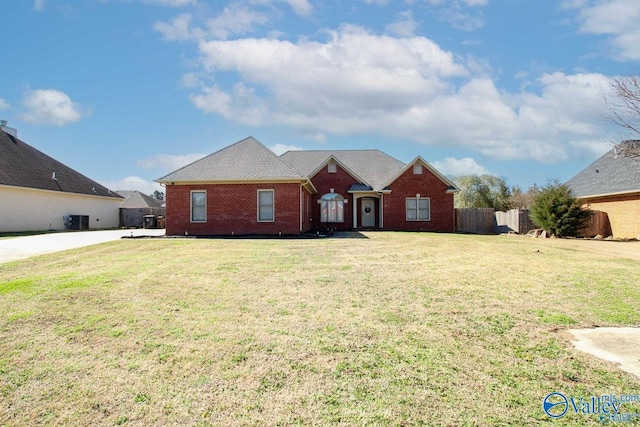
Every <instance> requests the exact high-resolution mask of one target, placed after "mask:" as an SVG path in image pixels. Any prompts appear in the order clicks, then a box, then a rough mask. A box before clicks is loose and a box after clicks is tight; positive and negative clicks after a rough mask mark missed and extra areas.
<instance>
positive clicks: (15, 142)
mask: <svg viewBox="0 0 640 427" xmlns="http://www.w3.org/2000/svg"><path fill="white" fill-rule="evenodd" d="M0 200H1V202H0V231H3V232H7V231H34V230H47V229H55V230H62V229H64V228H65V227H67V226H69V225H72V226H73V228H111V227H117V226H118V222H119V218H118V207H119V205H120V203H121V202H122V200H123V199H122V197H121V196H119V195H118V194H116V193H112V192H111V191H110V190H109V189H108V188H105V187H104V186H102V185H100V184H98V183H97V182H95V181H93V180H91V179H89V178H87V177H86V176H84V175H82V174H80V173H78V172H76V171H75V170H73V169H71V168H70V167H68V166H66V165H64V164H62V163H60V162H59V161H57V160H55V159H53V158H51V157H49V156H47V155H46V154H44V153H42V152H40V151H38V150H36V149H35V148H33V147H31V146H30V145H28V144H26V143H24V142H23V141H21V140H20V139H18V138H17V134H16V131H15V129H12V128H9V127H6V126H4V125H2V126H0ZM72 216H73V217H72ZM87 217H88V218H87ZM71 221H73V224H71Z"/></svg>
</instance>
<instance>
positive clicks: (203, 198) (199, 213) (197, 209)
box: [191, 191, 207, 222]
mask: <svg viewBox="0 0 640 427" xmlns="http://www.w3.org/2000/svg"><path fill="white" fill-rule="evenodd" d="M191 222H207V192H206V191H192V192H191Z"/></svg>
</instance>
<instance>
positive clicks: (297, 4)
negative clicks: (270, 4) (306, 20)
mask: <svg viewBox="0 0 640 427" xmlns="http://www.w3.org/2000/svg"><path fill="white" fill-rule="evenodd" d="M280 1H284V2H285V3H288V4H289V6H291V8H292V9H293V11H294V12H295V13H296V14H298V15H300V16H309V15H311V12H313V6H312V5H311V3H309V1H308V0H280Z"/></svg>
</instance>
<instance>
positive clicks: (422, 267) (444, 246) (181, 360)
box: [0, 232, 640, 426]
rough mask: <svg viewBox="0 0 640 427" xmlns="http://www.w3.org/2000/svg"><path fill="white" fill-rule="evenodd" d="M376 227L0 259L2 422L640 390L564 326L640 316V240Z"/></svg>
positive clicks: (527, 415) (283, 418)
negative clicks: (351, 234) (344, 233)
mask: <svg viewBox="0 0 640 427" xmlns="http://www.w3.org/2000/svg"><path fill="white" fill-rule="evenodd" d="M363 236H364V237H366V238H344V239H339V238H331V239H319V240H287V239H283V240H204V239H153V240H137V239H135V240H133V239H132V240H129V239H125V240H122V241H118V242H112V243H107V244H103V245H98V246H92V247H89V248H85V249H79V250H73V251H67V252H62V253H58V254H52V255H47V256H42V257H38V258H33V259H29V260H25V261H21V262H14V263H9V264H0V425H3V424H7V425H33V424H37V423H42V424H58V425H89V424H100V425H331V424H342V425H421V424H422V425H449V426H463V425H469V426H474V425H531V424H537V423H546V422H552V421H553V420H552V419H550V418H549V417H548V416H547V415H545V414H544V412H543V411H542V405H541V403H542V399H543V398H544V397H545V396H546V395H547V394H549V393H551V392H553V391H559V392H563V393H564V394H565V395H572V396H580V397H585V398H587V397H590V396H592V395H597V396H599V395H604V394H614V395H619V394H632V393H638V394H640V380H639V379H637V378H635V377H633V376H631V375H630V374H626V373H623V372H621V371H619V370H618V369H617V368H616V367H615V365H613V364H611V363H607V362H603V361H600V360H598V359H595V358H593V357H591V356H589V355H586V354H583V353H580V352H577V351H575V350H574V349H573V348H572V346H571V344H570V342H569V340H570V339H571V338H570V336H569V335H568V334H567V333H566V332H565V331H564V330H565V329H566V328H579V327H593V326H614V325H634V326H640V292H638V283H640V268H639V265H640V243H635V242H628V243H621V242H593V241H577V240H551V239H547V240H536V239H529V238H524V237H506V236H468V235H452V234H428V233H424V234H421V233H391V232H384V233H380V232H379V233H364V234H363ZM634 411H635V412H640V404H636V405H635V407H634V406H632V405H629V406H628V407H627V412H634ZM561 421H562V424H563V425H567V424H573V425H584V424H593V425H596V424H599V422H598V419H597V417H596V416H586V415H582V414H575V413H568V414H567V415H566V416H565V417H564V418H563V419H562V420H561Z"/></svg>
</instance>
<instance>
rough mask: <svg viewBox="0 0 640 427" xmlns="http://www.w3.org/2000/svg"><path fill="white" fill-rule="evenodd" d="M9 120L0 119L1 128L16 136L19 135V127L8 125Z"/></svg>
mask: <svg viewBox="0 0 640 427" xmlns="http://www.w3.org/2000/svg"><path fill="white" fill-rule="evenodd" d="M8 123H9V122H8V121H6V120H0V129H2V131H3V132H5V133H7V134H8V135H11V136H12V137H14V138H17V137H18V129H15V128H10V127H9V126H7V124H8Z"/></svg>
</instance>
